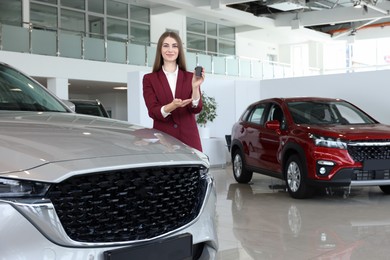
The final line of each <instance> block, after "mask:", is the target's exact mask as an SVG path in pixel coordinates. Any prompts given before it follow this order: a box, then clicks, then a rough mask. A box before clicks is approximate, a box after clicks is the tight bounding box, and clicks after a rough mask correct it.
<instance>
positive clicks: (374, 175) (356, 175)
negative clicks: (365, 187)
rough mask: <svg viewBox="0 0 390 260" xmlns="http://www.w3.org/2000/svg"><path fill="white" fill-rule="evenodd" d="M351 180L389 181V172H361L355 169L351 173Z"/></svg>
mask: <svg viewBox="0 0 390 260" xmlns="http://www.w3.org/2000/svg"><path fill="white" fill-rule="evenodd" d="M352 180H354V181H370V180H390V170H383V171H363V170H361V169H355V170H354V171H353V172H352Z"/></svg>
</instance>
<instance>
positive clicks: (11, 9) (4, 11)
mask: <svg viewBox="0 0 390 260" xmlns="http://www.w3.org/2000/svg"><path fill="white" fill-rule="evenodd" d="M0 23H4V24H10V25H17V26H21V24H22V1H21V0H18V1H15V0H2V1H0Z"/></svg>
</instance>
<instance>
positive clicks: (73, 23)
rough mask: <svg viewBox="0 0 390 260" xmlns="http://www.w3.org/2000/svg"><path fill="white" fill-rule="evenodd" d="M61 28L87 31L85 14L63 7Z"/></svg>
mask: <svg viewBox="0 0 390 260" xmlns="http://www.w3.org/2000/svg"><path fill="white" fill-rule="evenodd" d="M61 28H63V29H65V30H70V31H77V32H85V14H84V13H82V12H76V11H71V10H64V9H62V10H61Z"/></svg>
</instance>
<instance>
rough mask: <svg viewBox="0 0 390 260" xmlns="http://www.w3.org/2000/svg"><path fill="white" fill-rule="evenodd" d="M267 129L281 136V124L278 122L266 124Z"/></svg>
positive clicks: (273, 121) (272, 121)
mask: <svg viewBox="0 0 390 260" xmlns="http://www.w3.org/2000/svg"><path fill="white" fill-rule="evenodd" d="M265 127H266V128H267V129H272V130H275V131H276V132H277V133H278V134H280V133H281V132H280V122H279V121H278V120H271V121H268V122H266V123H265Z"/></svg>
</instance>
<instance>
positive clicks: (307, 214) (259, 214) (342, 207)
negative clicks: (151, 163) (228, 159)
mask: <svg viewBox="0 0 390 260" xmlns="http://www.w3.org/2000/svg"><path fill="white" fill-rule="evenodd" d="M212 173H213V175H214V177H215V180H216V186H217V195H218V202H217V225H218V236H219V252H218V258H217V259H218V260H219V259H221V260H252V259H299V260H301V259H321V260H322V259H337V260H340V259H343V260H347V259H359V260H360V259H361V260H368V259H375V260H377V259H390V196H386V195H384V194H383V193H382V192H381V191H380V189H379V188H378V187H369V188H368V187H365V188H361V187H359V188H352V189H351V192H350V193H349V195H347V194H346V191H347V190H345V189H336V190H333V191H331V192H332V193H330V194H319V195H317V196H315V197H313V198H311V199H306V200H296V199H292V198H291V197H290V196H289V195H288V193H287V192H286V191H285V189H284V183H283V182H282V181H280V180H278V179H274V178H269V177H265V176H262V175H260V174H254V175H253V176H254V177H253V180H252V182H251V183H250V185H244V184H237V183H236V182H235V180H234V178H233V175H232V170H231V165H227V166H226V168H212Z"/></svg>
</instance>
